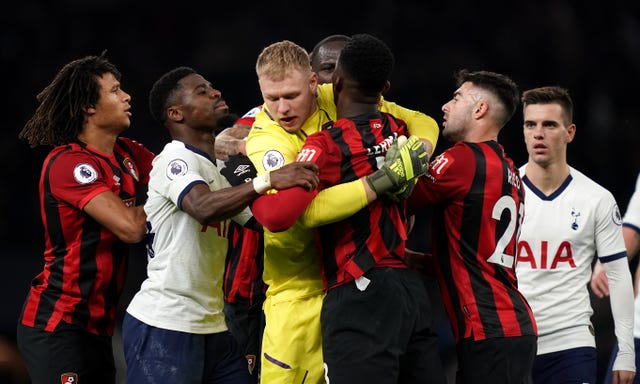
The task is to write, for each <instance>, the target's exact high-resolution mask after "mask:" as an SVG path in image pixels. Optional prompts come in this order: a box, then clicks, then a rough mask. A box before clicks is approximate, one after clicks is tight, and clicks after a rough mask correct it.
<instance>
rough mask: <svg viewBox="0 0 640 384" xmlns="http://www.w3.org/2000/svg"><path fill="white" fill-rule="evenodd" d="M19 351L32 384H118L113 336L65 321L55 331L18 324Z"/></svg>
mask: <svg viewBox="0 0 640 384" xmlns="http://www.w3.org/2000/svg"><path fill="white" fill-rule="evenodd" d="M17 336H18V348H19V349H20V353H21V354H22V357H23V359H24V361H25V364H26V366H27V370H28V371H29V376H31V382H32V384H51V383H67V382H75V383H78V382H79V383H96V384H114V383H115V381H116V368H115V364H114V361H113V349H112V347H111V337H109V336H104V335H102V336H99V335H94V334H92V333H89V332H87V331H85V330H84V329H83V328H81V327H79V326H77V325H73V324H67V323H64V322H61V323H60V324H59V325H58V326H57V327H56V329H55V330H54V331H53V332H46V331H44V330H42V329H36V328H31V327H26V326H24V325H22V324H19V325H18V333H17Z"/></svg>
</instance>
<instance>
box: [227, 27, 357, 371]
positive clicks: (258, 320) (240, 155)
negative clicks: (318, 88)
mask: <svg viewBox="0 0 640 384" xmlns="http://www.w3.org/2000/svg"><path fill="white" fill-rule="evenodd" d="M348 39H349V37H348V36H345V35H330V36H327V37H326V38H324V39H322V40H321V41H319V42H318V43H317V44H316V45H315V47H314V48H313V51H312V52H311V54H310V57H309V58H310V62H311V69H312V70H313V71H314V72H316V73H317V74H318V84H324V83H330V82H331V74H332V73H333V71H334V69H335V65H336V61H337V59H338V56H339V55H340V50H342V48H343V47H344V45H345V44H346V41H347V40H348ZM261 109H262V107H261V106H259V107H254V108H252V109H251V110H250V111H248V112H247V113H245V114H244V115H243V116H242V117H240V118H239V119H237V120H236V121H235V123H234V124H233V126H232V127H230V128H227V129H225V130H224V131H222V132H221V134H220V135H217V136H216V142H215V149H216V158H218V159H219V160H224V161H226V167H225V168H223V169H222V170H221V172H222V174H223V175H224V176H225V177H226V178H227V180H229V182H230V183H231V184H232V185H235V184H234V182H240V181H241V180H239V178H241V177H242V175H246V173H250V174H255V167H254V166H253V164H252V163H251V160H249V158H248V157H246V151H245V144H246V141H245V139H246V137H247V135H248V134H249V130H250V129H251V125H253V122H254V121H255V116H256V114H257V113H258V112H260V110H261ZM254 176H255V175H254ZM229 233H230V235H229V249H228V251H227V258H226V262H225V263H226V268H225V280H224V284H223V289H224V292H225V307H224V311H225V316H226V318H227V325H228V326H229V330H230V331H231V333H232V334H234V336H235V337H236V338H237V339H238V342H239V344H240V346H241V348H242V347H244V348H245V357H246V358H247V363H248V365H249V370H250V371H251V372H252V375H253V376H255V377H256V378H259V377H260V359H259V358H257V357H260V353H259V352H260V349H261V344H262V331H263V329H264V314H263V312H262V303H263V302H264V299H265V291H266V289H267V285H266V284H265V283H264V281H263V280H262V271H263V265H264V240H263V236H262V233H258V232H255V231H253V230H252V229H250V228H246V227H242V226H240V225H238V224H235V222H233V221H232V222H231V223H230V226H229Z"/></svg>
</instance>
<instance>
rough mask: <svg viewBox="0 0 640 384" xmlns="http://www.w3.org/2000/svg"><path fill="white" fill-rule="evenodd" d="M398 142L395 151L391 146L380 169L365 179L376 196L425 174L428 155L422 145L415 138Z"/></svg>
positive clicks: (399, 139)
mask: <svg viewBox="0 0 640 384" xmlns="http://www.w3.org/2000/svg"><path fill="white" fill-rule="evenodd" d="M401 137H403V136H401ZM398 141H399V143H398V144H396V145H397V146H398V148H397V150H396V149H394V148H393V145H392V146H391V147H390V148H389V150H388V151H387V156H386V157H385V162H384V164H383V165H382V167H380V169H379V170H377V171H376V172H374V173H372V174H371V175H369V176H367V177H366V180H367V183H368V184H369V186H370V187H371V189H372V190H373V191H374V192H375V193H376V195H378V196H381V195H382V194H383V193H385V192H387V191H390V190H399V189H400V188H401V187H403V186H404V185H405V184H407V183H408V182H410V181H412V180H414V179H416V178H417V177H419V176H421V175H423V174H425V173H426V172H427V168H428V166H429V154H428V153H427V150H426V147H425V145H424V143H423V142H422V141H420V139H419V138H418V137H417V136H411V137H410V138H409V139H408V140H407V141H406V142H405V143H404V144H403V143H402V141H403V139H401V138H398ZM389 152H391V153H389Z"/></svg>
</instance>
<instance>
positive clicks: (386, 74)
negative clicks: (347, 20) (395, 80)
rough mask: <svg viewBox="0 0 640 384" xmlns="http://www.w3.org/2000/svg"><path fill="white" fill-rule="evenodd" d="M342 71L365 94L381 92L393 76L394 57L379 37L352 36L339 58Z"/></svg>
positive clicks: (367, 35) (366, 35)
mask: <svg viewBox="0 0 640 384" xmlns="http://www.w3.org/2000/svg"><path fill="white" fill-rule="evenodd" d="M338 63H339V64H338V65H339V66H340V67H341V70H342V71H344V72H345V73H347V74H348V75H349V76H350V77H351V78H352V79H353V80H355V81H356V82H357V83H358V87H359V88H360V90H361V91H363V92H365V93H379V92H381V91H382V90H383V89H384V87H385V85H386V83H387V81H388V80H389V78H390V76H391V71H392V70H393V65H394V57H393V53H391V50H390V49H389V47H388V46H387V45H386V44H385V43H384V42H383V41H382V40H380V39H378V38H377V37H374V36H372V35H369V34H366V33H362V34H356V35H353V36H351V38H350V39H349V41H348V42H347V44H346V45H345V46H344V48H343V49H342V52H341V53H340V57H339V58H338Z"/></svg>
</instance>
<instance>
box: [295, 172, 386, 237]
mask: <svg viewBox="0 0 640 384" xmlns="http://www.w3.org/2000/svg"><path fill="white" fill-rule="evenodd" d="M365 184H367V183H366V182H365V181H363V180H360V179H359V180H354V181H351V182H348V183H343V184H338V185H334V186H332V187H331V188H327V189H324V190H322V191H320V193H319V194H318V195H317V196H316V197H315V198H314V199H313V201H312V202H311V204H310V205H309V207H307V209H306V210H305V211H304V213H303V215H302V217H301V220H302V223H303V224H304V225H305V226H307V227H309V228H314V227H319V226H321V225H327V224H331V223H335V222H336V221H340V220H343V219H346V218H347V217H350V216H352V215H353V214H354V213H356V212H358V211H359V210H361V209H362V208H364V207H366V206H367V204H368V203H369V202H370V201H373V200H375V193H374V192H373V191H372V190H371V188H370V187H369V186H366V187H365ZM367 188H368V189H369V191H368V192H367V190H366V189H367ZM372 194H373V195H372Z"/></svg>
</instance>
